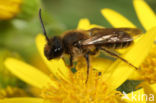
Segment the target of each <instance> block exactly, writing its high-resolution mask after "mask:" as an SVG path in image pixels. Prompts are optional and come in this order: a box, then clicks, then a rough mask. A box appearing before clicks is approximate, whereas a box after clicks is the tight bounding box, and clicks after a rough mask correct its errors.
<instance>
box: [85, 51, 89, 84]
mask: <svg viewBox="0 0 156 103" xmlns="http://www.w3.org/2000/svg"><path fill="white" fill-rule="evenodd" d="M84 58H85V59H86V62H87V79H86V82H85V83H87V82H88V78H89V68H90V60H89V53H87V54H85V55H84Z"/></svg>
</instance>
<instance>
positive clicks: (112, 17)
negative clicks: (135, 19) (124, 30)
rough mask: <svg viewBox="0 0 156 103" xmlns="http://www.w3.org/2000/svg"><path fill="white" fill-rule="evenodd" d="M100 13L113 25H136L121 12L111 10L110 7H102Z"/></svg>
mask: <svg viewBox="0 0 156 103" xmlns="http://www.w3.org/2000/svg"><path fill="white" fill-rule="evenodd" d="M101 13H102V15H103V16H104V17H105V18H106V19H107V20H108V21H109V22H110V24H112V25H113V26H114V27H116V28H119V27H131V28H135V27H136V26H135V25H134V24H133V23H131V22H130V21H129V20H128V19H127V18H125V17H124V16H122V15H121V14H119V13H117V12H115V11H113V10H111V9H107V8H106V9H102V10H101Z"/></svg>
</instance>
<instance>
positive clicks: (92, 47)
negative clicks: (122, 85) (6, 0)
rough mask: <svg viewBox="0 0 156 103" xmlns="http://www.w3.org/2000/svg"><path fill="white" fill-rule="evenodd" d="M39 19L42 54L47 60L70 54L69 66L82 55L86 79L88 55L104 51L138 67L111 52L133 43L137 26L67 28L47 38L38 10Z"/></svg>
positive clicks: (139, 31) (88, 63)
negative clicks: (42, 40) (41, 35)
mask: <svg viewBox="0 0 156 103" xmlns="http://www.w3.org/2000/svg"><path fill="white" fill-rule="evenodd" d="M39 19H40V22H41V26H42V29H43V34H44V36H45V38H46V41H47V44H46V45H45V48H44V55H45V57H46V58H47V59H48V60H51V59H55V58H59V57H62V55H63V54H68V55H69V56H70V58H69V60H70V66H72V65H73V61H75V60H76V59H77V58H81V57H84V58H85V60H86V63H87V79H86V82H87V81H88V75H89V68H90V59H89V56H90V55H95V54H97V52H99V51H104V52H106V53H108V54H110V55H111V56H113V57H116V58H118V59H120V60H122V61H123V62H125V63H127V64H128V65H130V66H132V67H133V68H135V69H138V68H137V67H136V66H134V65H133V64H131V63H129V62H128V61H127V60H126V59H124V58H122V57H120V56H119V54H117V53H115V52H113V51H112V50H111V49H114V50H115V49H118V48H125V47H129V46H130V45H131V44H133V42H134V40H133V38H132V37H133V36H135V35H138V34H141V30H140V29H137V28H92V29H90V30H69V31H66V32H64V33H63V34H62V35H61V36H54V37H52V38H49V37H48V36H47V33H46V30H45V27H44V24H43V21H42V17H41V9H40V10H39Z"/></svg>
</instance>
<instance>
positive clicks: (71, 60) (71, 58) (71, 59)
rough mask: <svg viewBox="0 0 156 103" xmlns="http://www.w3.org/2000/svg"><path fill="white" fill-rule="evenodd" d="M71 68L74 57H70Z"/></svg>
mask: <svg viewBox="0 0 156 103" xmlns="http://www.w3.org/2000/svg"><path fill="white" fill-rule="evenodd" d="M69 61H70V66H71V67H72V66H73V56H72V55H70V60H69Z"/></svg>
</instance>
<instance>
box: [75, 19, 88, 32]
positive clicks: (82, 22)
mask: <svg viewBox="0 0 156 103" xmlns="http://www.w3.org/2000/svg"><path fill="white" fill-rule="evenodd" d="M89 26H90V22H89V20H88V19H81V20H80V21H79V23H78V27H77V29H80V30H88V27H89Z"/></svg>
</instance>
